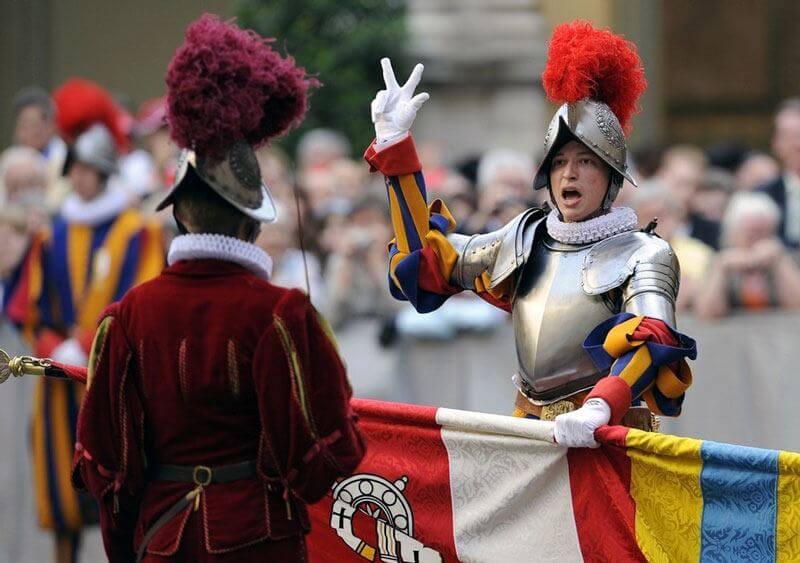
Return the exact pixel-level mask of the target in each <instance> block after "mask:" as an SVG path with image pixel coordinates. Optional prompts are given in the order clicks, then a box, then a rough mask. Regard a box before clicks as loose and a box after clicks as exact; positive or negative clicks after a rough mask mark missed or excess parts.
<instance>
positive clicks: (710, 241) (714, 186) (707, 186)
mask: <svg viewBox="0 0 800 563" xmlns="http://www.w3.org/2000/svg"><path fill="white" fill-rule="evenodd" d="M733 190H734V179H733V176H732V175H731V174H730V173H729V172H727V171H726V170H724V169H722V168H708V169H706V171H705V173H704V174H703V177H702V178H701V180H700V182H699V183H698V185H697V190H696V191H695V194H694V197H692V200H691V207H690V216H689V221H690V224H691V235H692V236H693V237H694V238H696V239H698V240H702V241H703V242H705V243H706V244H707V245H709V246H710V247H712V248H714V249H718V248H719V235H720V228H721V223H722V217H723V215H724V214H725V209H726V208H727V206H728V200H729V199H730V197H731V194H732V193H733Z"/></svg>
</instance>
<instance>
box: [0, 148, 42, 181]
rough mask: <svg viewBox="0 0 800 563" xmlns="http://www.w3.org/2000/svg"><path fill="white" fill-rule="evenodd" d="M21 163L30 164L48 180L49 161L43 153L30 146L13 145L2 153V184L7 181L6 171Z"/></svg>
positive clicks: (0, 175)
mask: <svg viewBox="0 0 800 563" xmlns="http://www.w3.org/2000/svg"><path fill="white" fill-rule="evenodd" d="M20 164H30V165H31V166H33V167H34V168H35V169H36V173H37V174H41V176H42V180H43V181H46V180H47V161H46V160H45V158H44V157H43V156H42V154H41V153H40V152H39V151H37V150H35V149H32V148H30V147H23V146H13V147H9V148H7V149H6V150H4V151H3V152H2V153H0V184H3V183H5V178H6V172H8V170H9V169H10V168H12V167H14V166H18V165H20Z"/></svg>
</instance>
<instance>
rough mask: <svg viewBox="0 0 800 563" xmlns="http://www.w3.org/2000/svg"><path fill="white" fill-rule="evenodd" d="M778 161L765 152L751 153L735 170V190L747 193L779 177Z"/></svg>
mask: <svg viewBox="0 0 800 563" xmlns="http://www.w3.org/2000/svg"><path fill="white" fill-rule="evenodd" d="M780 174H781V167H780V165H779V164H778V161H777V160H775V159H774V158H772V157H771V156H770V155H768V154H767V153H765V152H761V151H751V152H749V153H747V155H746V156H745V157H744V160H743V161H742V163H741V164H740V165H739V168H737V169H736V190H737V191H740V192H749V191H751V190H754V189H756V188H758V187H760V186H763V185H765V184H767V183H769V182H771V181H773V180H775V179H776V178H778V176H780Z"/></svg>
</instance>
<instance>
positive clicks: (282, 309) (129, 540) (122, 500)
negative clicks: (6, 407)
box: [74, 260, 363, 561]
mask: <svg viewBox="0 0 800 563" xmlns="http://www.w3.org/2000/svg"><path fill="white" fill-rule="evenodd" d="M325 327H326V325H325V323H324V321H323V320H322V319H321V318H320V317H319V315H318V314H317V312H316V311H315V310H314V309H313V307H312V306H311V304H310V303H309V301H308V298H307V297H306V296H305V295H304V294H302V293H301V292H299V291H296V290H287V289H283V288H279V287H276V286H273V285H272V284H270V283H268V282H266V281H263V280H261V279H259V278H257V277H256V276H255V275H253V274H252V273H250V272H249V271H248V270H246V269H244V268H243V267H241V266H238V265H236V264H234V263H231V262H222V261H216V260H192V261H182V262H178V263H176V264H175V265H173V266H171V267H169V268H167V269H166V270H165V271H164V272H163V273H162V275H161V276H160V277H158V278H156V279H155V280H153V281H151V282H148V283H145V284H143V285H141V286H139V287H137V288H135V289H133V290H131V291H130V292H128V294H127V295H126V296H125V298H124V299H123V300H122V301H121V302H120V303H119V304H117V305H114V306H112V307H111V308H110V309H109V310H108V311H107V312H106V313H105V317H104V320H103V322H102V323H101V330H99V331H98V336H97V339H96V342H95V346H94V354H95V356H96V357H95V363H94V364H93V365H94V369H90V372H89V387H88V391H87V394H86V398H85V400H84V403H83V406H82V408H81V412H80V416H79V422H78V431H77V442H78V443H77V445H76V454H75V464H76V465H75V467H76V470H75V473H74V481H75V484H76V485H77V486H85V487H86V488H88V489H89V490H90V491H91V492H92V494H93V495H94V496H95V497H96V498H97V499H98V501H99V503H100V509H101V526H102V529H103V538H104V542H105V546H106V551H107V553H108V556H109V558H110V559H111V560H112V561H132V560H133V557H134V549H135V547H137V546H138V545H139V543H140V542H141V540H142V537H143V535H144V533H145V531H146V530H147V529H148V528H149V527H150V525H152V524H153V522H154V521H155V520H156V519H157V518H158V517H159V516H160V515H161V514H162V513H164V512H165V511H167V510H168V509H169V507H170V506H172V505H173V504H174V503H176V502H177V501H178V500H179V499H180V498H181V497H182V496H183V495H185V494H186V493H188V492H189V491H190V490H191V489H193V488H194V486H193V485H192V484H191V483H181V482H167V481H152V480H148V479H147V467H148V466H153V465H155V464H170V465H188V466H196V465H206V466H212V467H213V466H220V465H228V464H233V463H238V462H243V461H248V460H257V466H258V474H259V477H258V478H257V479H250V480H241V481H234V482H231V483H214V484H211V485H209V486H208V487H207V488H206V489H205V490H204V492H203V494H202V496H201V500H200V504H199V509H198V510H197V511H196V512H195V511H194V510H193V506H191V505H190V506H189V507H188V508H187V509H186V510H184V511H183V512H182V513H180V514H178V516H177V517H175V518H174V519H173V520H172V521H171V522H170V523H169V524H167V525H166V526H164V527H163V528H162V529H161V530H160V531H159V532H158V533H157V534H156V535H155V537H154V538H153V540H152V542H151V543H150V544H149V546H148V554H150V555H151V556H166V557H169V556H174V557H175V560H180V561H183V560H188V559H186V558H187V557H188V558H196V557H197V555H193V554H196V553H198V552H197V546H196V545H194V544H195V543H196V541H195V540H196V539H198V540H199V541H201V542H202V543H203V544H204V547H205V549H204V550H201V552H203V560H214V556H215V555H216V554H228V556H233V554H232V553H231V552H234V551H240V553H241V555H243V556H245V555H246V556H247V558H248V560H264V561H266V560H273V559H272V558H273V557H275V556H279V555H278V554H279V553H280V554H283V555H282V557H284V558H285V554H286V551H285V550H286V549H287V547H286V546H287V545H296V546H297V553H296V554H295V556H296V557H294V559H297V560H300V559H302V557H303V556H302V550H303V545H302V544H303V542H302V541H297V542H294V543H293V544H287V543H286V542H283V541H278V540H281V539H282V538H291V537H295V538H297V537H298V536H299V535H301V534H303V533H305V532H307V531H308V528H309V524H308V518H307V513H306V508H305V503H307V502H309V503H311V502H315V501H317V500H319V499H320V498H321V497H322V496H324V494H325V493H326V492H327V491H328V490H329V489H330V486H331V484H332V483H333V482H334V480H335V479H336V478H337V477H340V476H344V475H347V474H349V473H350V472H351V471H352V470H353V469H354V468H355V467H356V465H357V464H358V462H359V461H360V459H361V457H362V455H363V444H362V441H361V438H360V435H359V434H358V431H357V428H356V425H355V415H354V413H353V411H352V410H351V408H350V405H349V399H350V396H351V390H350V387H349V384H348V382H347V378H346V375H345V370H344V366H343V364H342V362H341V360H340V358H339V356H338V353H337V351H336V347H335V344H334V343H333V341H332V340H331V337H330V336H329V335H328V333H327V332H326V330H325ZM287 508H288V511H289V513H288V514H287ZM184 537H185V539H184ZM182 539H184V541H183V544H184V545H182ZM190 539H191V541H190ZM190 544H191V545H190ZM145 560H148V558H147V557H146V558H145ZM158 560H159V561H160V560H162V559H158ZM193 560H195V559H193ZM281 560H289V559H281ZM226 561H227V559H226Z"/></svg>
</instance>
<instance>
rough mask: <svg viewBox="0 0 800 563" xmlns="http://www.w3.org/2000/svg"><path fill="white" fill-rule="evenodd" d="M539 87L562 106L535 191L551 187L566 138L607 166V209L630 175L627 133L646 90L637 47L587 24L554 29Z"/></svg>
mask: <svg viewBox="0 0 800 563" xmlns="http://www.w3.org/2000/svg"><path fill="white" fill-rule="evenodd" d="M542 83H543V86H544V90H545V93H546V94H547V97H548V99H549V100H551V101H554V102H558V103H561V104H562V105H561V107H559V108H558V110H557V111H556V113H555V115H554V116H553V119H552V120H551V121H550V126H549V127H548V128H547V133H546V134H545V137H544V157H543V158H542V161H541V163H540V164H539V167H538V169H537V171H536V176H535V178H534V184H533V187H534V189H537V190H539V189H541V188H544V187H547V188H549V187H550V163H551V161H552V159H553V156H555V153H556V152H557V151H558V149H560V148H561V147H562V146H563V145H564V144H565V143H567V142H568V141H570V140H573V139H575V140H578V141H580V142H581V143H583V144H584V145H586V146H587V147H588V148H589V149H590V150H591V151H592V152H594V153H595V154H596V155H597V156H598V157H600V158H601V159H602V160H603V162H605V163H606V164H608V166H609V167H611V170H612V174H611V185H610V186H609V189H608V193H607V194H606V198H605V200H604V201H603V208H604V209H606V210H607V209H608V208H610V207H611V203H612V202H613V201H614V199H615V198H616V196H617V193H618V192H619V189H620V188H621V187H622V183H623V181H624V180H628V181H629V182H630V183H632V184H633V185H634V186H635V185H636V181H635V180H634V179H633V177H632V176H631V175H630V174H629V172H628V166H627V144H626V141H625V134H626V132H629V131H630V120H631V118H632V117H633V114H634V113H635V112H636V110H637V103H638V100H639V97H640V96H641V95H642V93H643V92H644V90H645V88H647V82H646V80H645V77H644V69H643V68H642V62H641V60H640V59H639V55H638V53H637V52H636V46H635V45H634V44H633V43H631V42H629V41H626V40H625V39H623V38H622V37H620V36H617V35H614V34H613V33H611V32H610V31H608V30H598V29H595V28H594V27H592V25H591V24H590V23H589V22H586V21H581V20H578V21H575V22H572V23H568V24H562V25H560V26H558V27H556V28H555V30H554V31H553V35H552V37H551V39H550V46H549V50H548V55H547V64H546V66H545V70H544V73H543V74H542Z"/></svg>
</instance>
